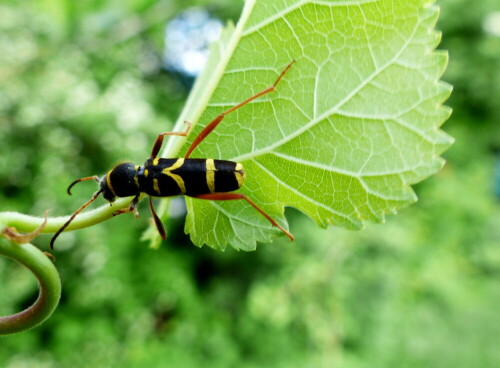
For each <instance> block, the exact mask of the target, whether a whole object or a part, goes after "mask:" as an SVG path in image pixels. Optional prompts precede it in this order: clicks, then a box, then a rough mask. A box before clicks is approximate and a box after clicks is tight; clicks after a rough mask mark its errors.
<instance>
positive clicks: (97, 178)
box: [67, 175, 99, 195]
mask: <svg viewBox="0 0 500 368" xmlns="http://www.w3.org/2000/svg"><path fill="white" fill-rule="evenodd" d="M87 180H95V181H97V182H99V177H98V176H97V175H94V176H87V177H86V178H81V179H76V180H75V181H74V182H72V183H71V184H70V185H69V187H68V189H67V191H68V194H69V195H71V188H73V185H75V184H76V183H79V182H81V181H87Z"/></svg>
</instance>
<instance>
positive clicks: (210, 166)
mask: <svg viewBox="0 0 500 368" xmlns="http://www.w3.org/2000/svg"><path fill="white" fill-rule="evenodd" d="M205 165H206V168H207V186H208V190H209V191H210V193H213V192H215V171H216V170H217V169H216V168H215V162H214V160H213V159H211V158H207V160H206V163H205Z"/></svg>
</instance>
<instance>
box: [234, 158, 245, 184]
mask: <svg viewBox="0 0 500 368" xmlns="http://www.w3.org/2000/svg"><path fill="white" fill-rule="evenodd" d="M234 170H235V171H234V176H235V177H236V181H237V182H238V187H239V188H241V187H242V186H243V182H244V181H245V179H246V178H247V174H246V173H245V170H243V165H242V164H240V163H239V162H237V163H236V167H235V168H234Z"/></svg>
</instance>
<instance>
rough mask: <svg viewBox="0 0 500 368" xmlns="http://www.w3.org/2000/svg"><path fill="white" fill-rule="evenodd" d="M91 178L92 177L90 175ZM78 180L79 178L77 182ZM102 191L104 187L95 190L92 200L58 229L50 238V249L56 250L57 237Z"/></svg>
mask: <svg viewBox="0 0 500 368" xmlns="http://www.w3.org/2000/svg"><path fill="white" fill-rule="evenodd" d="M90 178H91V179H92V177H90ZM85 180H90V179H89V178H85ZM79 181H82V179H79ZM77 182H78V180H77V181H76V182H75V183H77ZM72 185H73V184H72ZM70 187H71V186H70ZM102 192H103V190H102V189H99V190H98V191H97V192H95V193H94V195H93V196H92V198H90V200H89V201H88V202H86V203H84V204H83V205H82V206H81V207H80V208H79V209H77V210H76V211H75V213H73V215H71V217H70V218H69V220H68V221H66V223H65V224H64V225H63V226H61V228H60V229H59V230H57V232H56V233H55V234H54V236H53V237H52V239H50V249H52V250H54V242H55V241H56V239H57V237H58V236H59V234H61V233H62V232H63V231H64V229H66V228H67V227H68V225H69V224H70V223H71V221H73V220H74V219H75V217H76V215H78V214H79V213H80V212H82V211H83V210H84V209H85V208H86V207H87V206H88V205H89V204H91V203H92V202H94V201H95V200H96V199H97V197H99V194H101V193H102Z"/></svg>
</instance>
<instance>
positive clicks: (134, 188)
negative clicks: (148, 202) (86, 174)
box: [100, 162, 140, 202]
mask: <svg viewBox="0 0 500 368" xmlns="http://www.w3.org/2000/svg"><path fill="white" fill-rule="evenodd" d="M138 169H139V166H137V165H134V164H133V163H129V162H125V163H122V164H118V165H116V166H115V167H114V168H112V169H111V170H110V171H109V172H108V173H107V174H106V175H105V176H104V177H102V178H101V179H100V186H101V190H102V191H103V194H102V195H103V197H104V198H105V199H106V200H108V201H109V202H113V201H114V200H115V198H116V197H130V196H135V195H138V194H139V193H140V190H139V187H138V185H137V182H136V180H135V178H136V175H137V170H138Z"/></svg>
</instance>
